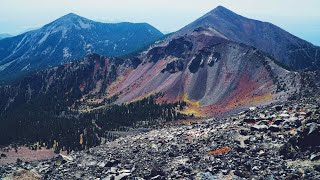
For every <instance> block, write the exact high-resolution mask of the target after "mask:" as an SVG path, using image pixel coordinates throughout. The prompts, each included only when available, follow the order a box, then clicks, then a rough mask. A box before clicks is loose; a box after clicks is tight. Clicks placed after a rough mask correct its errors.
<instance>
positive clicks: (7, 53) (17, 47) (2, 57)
mask: <svg viewBox="0 0 320 180" xmlns="http://www.w3.org/2000/svg"><path fill="white" fill-rule="evenodd" d="M162 36H163V34H162V33H161V32H160V31H158V30H157V29H155V28H154V27H152V26H151V25H149V24H146V23H118V24H108V23H98V22H94V21H91V20H89V19H86V18H83V17H80V16H77V15H75V14H68V15H65V16H63V17H61V18H59V19H57V20H55V21H53V22H52V23H50V24H47V25H45V26H44V27H42V28H41V29H38V30H34V31H30V32H27V33H24V34H22V35H19V36H15V37H12V38H6V39H3V40H0V80H1V81H3V80H8V79H12V78H14V77H18V76H20V75H21V74H25V73H27V72H30V71H34V70H39V69H43V68H48V67H52V66H56V65H60V64H63V63H67V62H70V61H73V60H76V59H80V58H82V57H83V56H85V55H86V54H88V53H99V54H102V55H107V56H109V57H113V56H121V55H125V54H128V53H131V52H134V51H136V50H138V49H140V48H142V47H144V46H147V45H149V44H150V43H152V42H154V41H156V40H158V39H159V38H161V37H162Z"/></svg>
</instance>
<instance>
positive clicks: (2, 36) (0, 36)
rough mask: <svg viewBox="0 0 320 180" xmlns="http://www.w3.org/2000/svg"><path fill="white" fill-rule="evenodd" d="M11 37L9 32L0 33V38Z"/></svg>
mask: <svg viewBox="0 0 320 180" xmlns="http://www.w3.org/2000/svg"><path fill="white" fill-rule="evenodd" d="M8 37H12V35H10V34H0V40H1V39H4V38H8Z"/></svg>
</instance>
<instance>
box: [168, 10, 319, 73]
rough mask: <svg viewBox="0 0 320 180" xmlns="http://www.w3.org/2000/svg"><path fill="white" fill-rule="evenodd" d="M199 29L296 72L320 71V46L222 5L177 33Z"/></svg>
mask: <svg viewBox="0 0 320 180" xmlns="http://www.w3.org/2000/svg"><path fill="white" fill-rule="evenodd" d="M198 27H210V28H212V29H214V30H215V31H216V35H218V36H221V37H223V38H226V39H229V40H231V41H235V42H239V43H244V44H247V45H250V46H253V47H256V48H258V49H260V50H262V51H264V52H266V53H268V54H270V55H271V56H273V57H274V58H275V60H277V61H278V62H281V63H282V64H285V65H286V66H288V67H290V68H292V69H294V70H299V69H306V68H307V69H319V68H320V53H319V52H320V47H318V46H314V45H313V44H311V43H309V42H307V41H305V40H302V39H300V38H298V37H296V36H294V35H292V34H290V33H288V32H286V31H285V30H283V29H281V28H279V27H277V26H275V25H273V24H271V23H268V22H261V21H257V20H253V19H248V18H246V17H243V16H241V15H238V14H236V13H234V12H232V11H230V10H229V9H226V8H224V7H222V6H219V7H217V8H215V9H213V10H212V11H210V12H209V13H207V14H205V15H204V16H202V17H200V18H199V19H197V20H195V21H194V22H192V23H191V24H189V25H187V26H185V27H184V28H182V29H180V30H179V31H178V32H176V33H174V35H173V36H174V37H176V36H183V35H184V34H186V33H190V32H192V31H193V30H194V29H196V28H198Z"/></svg>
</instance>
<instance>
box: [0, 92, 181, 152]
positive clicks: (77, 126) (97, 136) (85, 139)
mask: <svg viewBox="0 0 320 180" xmlns="http://www.w3.org/2000/svg"><path fill="white" fill-rule="evenodd" d="M159 96H161V94H156V95H151V96H149V97H146V98H143V99H141V100H139V101H135V102H132V103H129V104H122V105H116V104H109V105H108V106H107V107H105V108H102V109H96V110H92V111H89V112H86V113H80V114H79V113H74V112H67V109H68V106H67V104H66V103H53V102H52V101H51V100H52V98H51V99H50V97H49V96H44V97H43V98H42V97H41V98H38V99H37V100H36V101H32V102H29V103H26V104H25V105H23V106H21V107H20V108H19V109H15V110H14V111H11V112H8V113H6V115H5V116H2V117H1V124H2V125H1V127H0V134H1V135H0V143H1V144H3V145H5V144H12V143H18V144H20V145H23V144H27V145H29V146H30V145H32V146H33V147H34V148H39V147H46V148H54V149H55V150H56V151H57V152H58V151H59V150H66V151H70V150H81V149H85V148H89V147H92V146H95V145H99V144H100V143H101V141H102V140H104V139H110V138H113V137H112V135H110V133H109V131H117V130H124V131H125V130H126V129H128V128H130V127H149V126H150V125H154V124H157V123H159V122H160V121H173V120H177V119H182V118H184V117H185V115H183V114H181V113H179V112H178V111H179V110H181V109H182V108H183V107H184V106H186V103H184V102H176V103H161V104H158V103H156V99H157V98H158V97H159ZM56 104H59V106H60V108H59V109H60V110H61V111H60V112H59V111H58V110H57V107H56V106H57V105H56ZM63 110H65V111H63ZM61 112H64V113H61ZM34 144H37V145H34Z"/></svg>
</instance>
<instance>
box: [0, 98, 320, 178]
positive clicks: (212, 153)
mask: <svg viewBox="0 0 320 180" xmlns="http://www.w3.org/2000/svg"><path fill="white" fill-rule="evenodd" d="M319 102H320V99H319V98H313V99H308V98H304V99H299V100H298V101H288V102H283V103H277V104H271V105H269V106H266V107H261V108H259V107H251V108H249V109H248V110H246V111H243V112H240V113H239V114H237V115H233V116H231V117H228V118H225V119H214V118H211V119H204V120H201V121H198V122H192V123H191V122H190V121H183V122H179V123H174V124H165V125H163V126H162V127H158V128H155V129H150V130H149V131H148V132H140V133H135V134H131V135H130V136H125V137H121V138H118V139H116V140H114V141H111V142H108V143H105V144H102V145H100V146H97V147H94V148H91V149H89V150H84V151H78V152H72V153H70V154H69V155H63V154H60V155H57V156H56V157H55V158H53V159H49V160H44V161H36V162H22V161H21V160H18V161H17V162H16V163H14V164H9V165H5V166H2V167H1V168H0V175H1V177H2V178H4V179H6V178H17V177H18V178H19V177H22V176H29V177H31V178H33V179H270V180H271V179H319V178H320V148H319V147H320V143H319V141H317V138H319V137H320V128H319V126H320V119H319V118H320V106H319ZM1 158H5V157H1Z"/></svg>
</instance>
